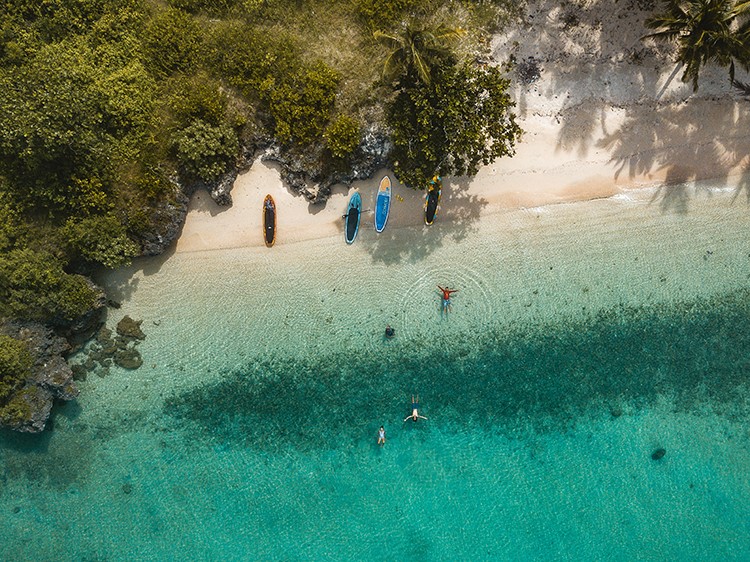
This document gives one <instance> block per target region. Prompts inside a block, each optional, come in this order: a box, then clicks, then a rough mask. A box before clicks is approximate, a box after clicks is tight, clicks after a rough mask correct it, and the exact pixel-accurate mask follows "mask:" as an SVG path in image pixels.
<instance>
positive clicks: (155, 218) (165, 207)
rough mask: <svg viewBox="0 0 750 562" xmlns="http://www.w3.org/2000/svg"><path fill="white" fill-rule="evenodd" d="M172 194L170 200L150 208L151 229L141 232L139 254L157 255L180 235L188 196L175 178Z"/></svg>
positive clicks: (186, 209)
mask: <svg viewBox="0 0 750 562" xmlns="http://www.w3.org/2000/svg"><path fill="white" fill-rule="evenodd" d="M173 185H174V194H173V197H172V198H170V200H168V201H165V202H163V203H161V204H160V205H159V206H157V207H156V208H154V209H151V216H150V217H149V224H150V225H153V226H152V228H151V230H149V231H148V232H146V233H142V234H141V235H140V236H139V237H138V239H137V242H138V243H139V244H140V245H141V255H143V256H158V255H160V254H163V253H164V252H165V251H166V249H167V248H169V246H171V245H172V244H173V243H174V242H175V240H177V238H178V237H179V236H180V233H181V232H182V225H183V224H185V217H186V216H187V212H188V203H189V198H188V194H187V193H186V192H185V190H184V189H183V188H182V187H181V186H180V185H179V183H178V182H177V180H173Z"/></svg>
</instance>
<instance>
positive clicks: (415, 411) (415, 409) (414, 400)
mask: <svg viewBox="0 0 750 562" xmlns="http://www.w3.org/2000/svg"><path fill="white" fill-rule="evenodd" d="M420 419H423V420H426V419H427V418H426V417H424V416H422V415H420V414H419V394H417V395H416V397H415V396H414V395H413V394H412V397H411V415H410V416H406V417H405V418H404V421H409V420H412V421H418V420H420Z"/></svg>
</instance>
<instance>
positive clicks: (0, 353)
mask: <svg viewBox="0 0 750 562" xmlns="http://www.w3.org/2000/svg"><path fill="white" fill-rule="evenodd" d="M32 364H33V359H32V357H31V353H30V352H29V348H28V347H27V346H26V344H25V343H23V342H22V341H19V340H17V339H15V338H12V337H10V336H6V335H4V334H0V404H4V403H5V402H7V401H8V399H9V398H10V397H11V396H12V394H13V393H14V392H15V391H16V390H17V389H18V388H19V387H20V386H21V385H22V384H23V381H24V380H25V379H26V377H28V376H29V373H30V372H31V366H32Z"/></svg>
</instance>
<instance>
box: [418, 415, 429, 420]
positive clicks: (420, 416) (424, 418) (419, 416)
mask: <svg viewBox="0 0 750 562" xmlns="http://www.w3.org/2000/svg"><path fill="white" fill-rule="evenodd" d="M417 417H418V418H422V419H423V420H426V419H427V418H426V417H424V416H422V415H417Z"/></svg>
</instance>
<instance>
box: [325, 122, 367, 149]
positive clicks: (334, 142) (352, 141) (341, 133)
mask: <svg viewBox="0 0 750 562" xmlns="http://www.w3.org/2000/svg"><path fill="white" fill-rule="evenodd" d="M323 136H324V137H325V141H326V146H327V147H328V150H330V151H331V154H333V155H334V156H336V157H337V158H345V157H347V156H349V155H350V154H351V153H352V152H354V150H356V148H357V147H358V146H359V141H360V127H359V123H358V122H357V120H356V119H353V118H352V117H349V116H348V115H341V116H339V117H338V118H337V119H336V120H335V121H333V122H332V123H331V124H330V125H328V128H327V129H326V132H325V134H324V135H323Z"/></svg>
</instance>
